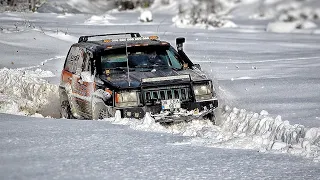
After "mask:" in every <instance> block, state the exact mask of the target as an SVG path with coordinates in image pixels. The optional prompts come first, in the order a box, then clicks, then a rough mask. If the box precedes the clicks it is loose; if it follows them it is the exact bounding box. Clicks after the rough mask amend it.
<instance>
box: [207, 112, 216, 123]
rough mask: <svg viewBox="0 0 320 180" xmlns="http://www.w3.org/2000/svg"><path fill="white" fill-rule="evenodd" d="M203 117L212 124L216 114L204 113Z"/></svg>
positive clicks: (214, 121)
mask: <svg viewBox="0 0 320 180" xmlns="http://www.w3.org/2000/svg"><path fill="white" fill-rule="evenodd" d="M204 118H205V119H208V120H210V121H211V122H212V124H214V125H215V124H216V116H215V115H214V113H209V114H207V115H205V116H204Z"/></svg>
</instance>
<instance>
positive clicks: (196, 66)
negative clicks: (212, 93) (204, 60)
mask: <svg viewBox="0 0 320 180" xmlns="http://www.w3.org/2000/svg"><path fill="white" fill-rule="evenodd" d="M193 67H195V68H197V69H199V70H201V66H200V64H194V65H193Z"/></svg>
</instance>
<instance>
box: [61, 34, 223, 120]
mask: <svg viewBox="0 0 320 180" xmlns="http://www.w3.org/2000/svg"><path fill="white" fill-rule="evenodd" d="M120 35H122V36H130V37H129V38H120V39H104V40H96V41H89V38H97V37H100V36H106V37H108V36H120ZM184 42H185V39H184V38H177V39H176V43H177V50H175V49H174V48H173V47H172V46H171V45H170V43H168V42H166V41H160V40H159V39H158V37H157V36H150V37H141V36H140V34H139V33H120V34H103V35H94V36H81V37H80V39H79V42H78V43H76V44H73V45H72V46H71V48H70V50H69V53H68V55H67V58H66V61H65V64H64V67H63V70H62V75H61V83H60V86H59V87H60V88H59V93H60V103H61V115H62V117H64V118H80V119H101V118H107V117H113V116H115V113H116V112H117V111H118V112H120V113H121V117H122V118H137V119H140V118H143V117H144V116H145V114H146V113H147V112H150V114H151V116H152V117H154V119H155V120H156V121H158V122H177V121H190V120H192V119H196V118H200V117H206V118H209V119H211V120H214V112H213V110H214V109H215V108H216V107H217V106H218V100H217V98H216V94H215V91H214V88H213V83H212V81H211V80H210V79H208V78H207V77H206V75H205V74H204V73H203V72H202V71H201V70H200V66H199V65H197V64H193V63H192V62H191V61H190V59H189V58H188V57H187V56H186V54H185V53H184V52H183V43H184Z"/></svg>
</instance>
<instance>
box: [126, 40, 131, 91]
mask: <svg viewBox="0 0 320 180" xmlns="http://www.w3.org/2000/svg"><path fill="white" fill-rule="evenodd" d="M126 58H127V73H128V83H129V86H131V82H130V68H129V58H128V38H127V36H126Z"/></svg>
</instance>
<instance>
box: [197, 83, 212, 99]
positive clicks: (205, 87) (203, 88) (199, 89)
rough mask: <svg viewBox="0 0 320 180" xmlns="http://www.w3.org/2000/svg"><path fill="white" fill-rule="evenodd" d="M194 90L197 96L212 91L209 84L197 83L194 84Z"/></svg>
mask: <svg viewBox="0 0 320 180" xmlns="http://www.w3.org/2000/svg"><path fill="white" fill-rule="evenodd" d="M193 91H194V94H195V95H196V96H201V95H206V94H210V93H211V87H210V86H209V85H200V86H199V85H196V86H193Z"/></svg>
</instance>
